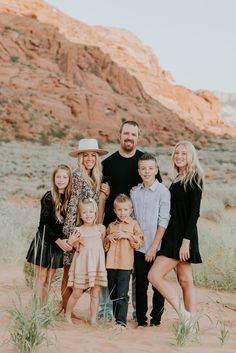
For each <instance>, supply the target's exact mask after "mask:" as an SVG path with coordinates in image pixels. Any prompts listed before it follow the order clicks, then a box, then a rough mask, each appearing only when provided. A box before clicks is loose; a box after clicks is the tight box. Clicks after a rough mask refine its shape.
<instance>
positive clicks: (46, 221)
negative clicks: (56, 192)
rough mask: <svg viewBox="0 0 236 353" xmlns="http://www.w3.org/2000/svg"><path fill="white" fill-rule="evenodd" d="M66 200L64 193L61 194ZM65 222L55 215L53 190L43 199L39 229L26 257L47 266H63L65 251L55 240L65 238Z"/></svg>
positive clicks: (34, 262) (36, 263)
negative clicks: (63, 229) (60, 221)
mask: <svg viewBox="0 0 236 353" xmlns="http://www.w3.org/2000/svg"><path fill="white" fill-rule="evenodd" d="M61 197H62V198H63V200H62V201H64V195H61ZM62 228H63V223H59V221H58V220H57V219H56V217H55V212H54V205H53V200H52V194H51V191H48V192H46V194H45V195H44V196H43V197H42V199H41V213H40V221H39V227H38V231H37V233H36V236H35V238H34V239H33V240H32V242H31V244H30V247H29V250H28V253H27V255H26V259H27V261H28V262H30V263H32V264H34V265H38V266H42V267H46V268H61V267H63V251H62V249H61V248H60V247H59V246H57V244H56V243H55V241H56V240H57V239H58V238H61V239H62V238H64V236H63V233H62Z"/></svg>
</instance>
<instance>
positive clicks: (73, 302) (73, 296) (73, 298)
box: [65, 288, 83, 324]
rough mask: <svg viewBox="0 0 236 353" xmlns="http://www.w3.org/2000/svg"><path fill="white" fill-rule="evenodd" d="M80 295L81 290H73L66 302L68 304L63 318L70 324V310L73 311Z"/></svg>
mask: <svg viewBox="0 0 236 353" xmlns="http://www.w3.org/2000/svg"><path fill="white" fill-rule="evenodd" d="M82 294H83V289H81V288H74V289H73V292H72V293H71V296H70V298H69V300H68V303H67V306H66V312H65V318H66V321H68V322H69V323H70V324H72V320H71V314H72V310H73V309H74V307H75V305H76V303H77V301H78V300H79V298H80V297H81V295H82Z"/></svg>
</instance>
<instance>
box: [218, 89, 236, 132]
mask: <svg viewBox="0 0 236 353" xmlns="http://www.w3.org/2000/svg"><path fill="white" fill-rule="evenodd" d="M215 95H216V96H217V97H218V98H219V100H220V103H221V107H222V118H223V119H224V120H225V121H226V122H227V123H228V124H230V125H232V126H236V93H223V92H215Z"/></svg>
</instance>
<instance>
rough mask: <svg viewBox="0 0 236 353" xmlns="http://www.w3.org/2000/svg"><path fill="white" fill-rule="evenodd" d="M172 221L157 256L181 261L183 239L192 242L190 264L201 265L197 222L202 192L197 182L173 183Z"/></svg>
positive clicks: (171, 188)
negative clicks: (180, 252)
mask: <svg viewBox="0 0 236 353" xmlns="http://www.w3.org/2000/svg"><path fill="white" fill-rule="evenodd" d="M170 193H171V208H170V215H171V218H170V221H169V224H168V227H167V229H166V231H165V234H164V237H163V239H162V244H161V249H160V250H159V251H158V253H157V255H164V256H166V257H169V258H172V259H176V260H179V250H180V247H181V245H182V241H183V239H184V238H185V239H189V240H190V258H189V260H188V262H190V263H201V262H202V259H201V255H200V252H199V246H198V231H197V220H198V217H199V212H200V203H201V196H202V191H201V189H200V188H199V187H198V185H197V183H196V182H193V183H192V185H190V184H188V185H187V187H186V190H185V188H184V184H183V183H181V181H179V182H175V183H172V184H171V186H170Z"/></svg>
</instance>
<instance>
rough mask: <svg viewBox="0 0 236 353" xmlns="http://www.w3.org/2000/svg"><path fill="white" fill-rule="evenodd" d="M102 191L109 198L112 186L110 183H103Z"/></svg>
mask: <svg viewBox="0 0 236 353" xmlns="http://www.w3.org/2000/svg"><path fill="white" fill-rule="evenodd" d="M100 192H101V193H103V194H104V195H105V197H106V199H107V198H108V196H109V195H110V186H109V184H108V183H102V184H101V187H100Z"/></svg>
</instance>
